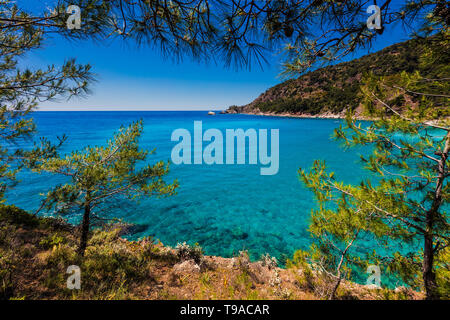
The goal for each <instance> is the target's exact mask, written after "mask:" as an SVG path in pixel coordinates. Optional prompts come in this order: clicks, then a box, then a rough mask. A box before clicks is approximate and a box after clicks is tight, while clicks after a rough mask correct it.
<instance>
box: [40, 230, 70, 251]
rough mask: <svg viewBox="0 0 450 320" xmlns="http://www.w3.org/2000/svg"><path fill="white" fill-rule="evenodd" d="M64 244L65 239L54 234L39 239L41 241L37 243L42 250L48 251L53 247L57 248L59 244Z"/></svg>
mask: <svg viewBox="0 0 450 320" xmlns="http://www.w3.org/2000/svg"><path fill="white" fill-rule="evenodd" d="M65 242H66V239H65V238H64V237H63V236H60V235H58V234H57V233H54V234H52V235H51V236H48V237H45V238H43V239H41V241H39V245H40V246H42V247H43V248H46V249H50V248H53V247H55V246H59V245H60V244H64V243H65Z"/></svg>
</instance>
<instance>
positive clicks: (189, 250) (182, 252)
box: [175, 242, 203, 264]
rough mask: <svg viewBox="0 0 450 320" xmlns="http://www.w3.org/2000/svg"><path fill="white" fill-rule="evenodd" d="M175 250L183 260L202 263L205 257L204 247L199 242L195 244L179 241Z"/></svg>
mask: <svg viewBox="0 0 450 320" xmlns="http://www.w3.org/2000/svg"><path fill="white" fill-rule="evenodd" d="M175 252H176V254H177V257H178V258H179V259H180V260H181V261H185V260H194V261H195V263H197V264H200V263H201V262H202V259H203V249H202V248H201V247H200V246H199V245H198V243H196V244H194V245H193V246H190V245H188V244H186V242H183V243H178V244H177V246H176V247H175Z"/></svg>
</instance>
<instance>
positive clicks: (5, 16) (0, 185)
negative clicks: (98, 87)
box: [0, 0, 93, 202]
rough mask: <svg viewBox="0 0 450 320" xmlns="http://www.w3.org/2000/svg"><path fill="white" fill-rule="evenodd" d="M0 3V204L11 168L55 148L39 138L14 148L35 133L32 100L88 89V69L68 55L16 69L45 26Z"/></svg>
mask: <svg viewBox="0 0 450 320" xmlns="http://www.w3.org/2000/svg"><path fill="white" fill-rule="evenodd" d="M0 5H1V8H2V10H1V12H0V21H1V24H2V28H1V30H0V43H1V44H0V57H1V60H0V202H3V201H4V199H2V198H3V194H4V192H5V191H6V189H7V188H11V187H13V186H14V184H15V183H17V181H16V174H17V172H18V171H19V170H20V169H22V168H23V166H24V165H32V164H33V163H34V162H35V161H36V159H38V158H40V157H48V156H51V155H53V154H54V153H55V149H56V148H57V147H58V146H59V144H56V145H53V144H51V143H50V142H49V141H47V140H45V139H42V141H41V143H40V144H36V146H35V148H33V149H32V150H28V151H27V152H25V151H24V150H22V149H21V148H18V147H17V144H18V143H19V142H21V141H23V140H25V139H30V138H31V137H32V136H33V134H34V133H35V129H36V128H35V125H34V123H33V119H32V118H31V117H30V114H31V112H32V111H33V110H34V109H35V108H36V106H37V103H38V102H43V101H48V100H51V99H54V98H70V97H72V96H83V95H84V94H86V93H88V92H89V83H91V82H92V80H93V79H92V73H91V71H90V68H91V67H90V66H89V65H79V64H77V63H76V61H75V60H74V59H68V60H67V61H66V62H65V63H64V64H63V65H62V66H60V67H57V66H54V65H51V66H48V67H47V68H42V69H38V68H34V69H28V68H21V67H20V65H19V62H20V60H21V59H22V58H23V57H24V55H25V54H27V53H29V52H31V51H33V50H36V49H39V48H41V47H42V45H43V41H44V34H45V33H44V32H43V31H44V29H45V27H44V26H43V24H40V23H37V22H36V21H34V22H32V20H33V19H32V17H31V16H30V15H29V14H27V13H26V12H24V11H23V10H21V9H19V8H18V6H17V5H15V4H14V2H13V1H10V0H1V1H0ZM17 20H20V21H17ZM63 140H64V138H61V141H60V142H62V141H63Z"/></svg>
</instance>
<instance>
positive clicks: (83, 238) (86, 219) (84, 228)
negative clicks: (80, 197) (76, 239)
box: [78, 203, 91, 257]
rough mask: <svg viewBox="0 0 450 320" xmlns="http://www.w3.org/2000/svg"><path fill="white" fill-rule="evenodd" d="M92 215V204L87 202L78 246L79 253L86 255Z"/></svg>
mask: <svg viewBox="0 0 450 320" xmlns="http://www.w3.org/2000/svg"><path fill="white" fill-rule="evenodd" d="M90 216H91V205H90V204H89V203H86V205H85V206H84V214H83V222H82V223H81V239H80V245H79V247H78V254H79V255H80V256H82V257H83V256H84V251H85V250H86V246H87V241H88V236H89V219H90Z"/></svg>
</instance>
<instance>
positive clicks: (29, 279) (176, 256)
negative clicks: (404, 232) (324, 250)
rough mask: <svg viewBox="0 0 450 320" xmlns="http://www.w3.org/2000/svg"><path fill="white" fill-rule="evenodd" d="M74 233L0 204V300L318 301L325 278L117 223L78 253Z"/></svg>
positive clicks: (380, 293)
mask: <svg viewBox="0 0 450 320" xmlns="http://www.w3.org/2000/svg"><path fill="white" fill-rule="evenodd" d="M128 227H129V226H128ZM127 230H128V231H127ZM79 231H80V230H79V229H78V228H77V227H75V226H73V225H70V224H68V223H67V222H65V221H64V220H62V219H60V218H57V219H55V218H50V217H47V218H42V217H36V216H33V215H31V214H29V213H27V212H25V211H23V210H21V209H19V208H16V207H14V206H2V205H0V300H5V299H15V300H17V299H20V300H22V299H27V300H30V299H100V300H103V299H108V300H109V299H323V298H324V294H325V293H326V292H327V290H329V288H330V286H331V285H332V284H333V283H332V282H327V281H325V280H326V278H323V275H321V274H319V273H317V272H315V271H313V270H312V269H311V268H310V267H308V266H306V265H301V264H300V263H299V262H298V261H297V259H296V257H295V256H294V258H293V259H292V261H291V262H290V263H289V265H288V268H285V269H281V268H278V267H277V266H276V263H274V261H273V260H272V259H271V258H270V257H268V256H265V257H264V259H262V260H260V261H256V262H251V261H250V260H249V258H248V254H247V253H246V251H242V252H240V254H239V255H238V256H236V257H234V258H221V257H215V256H205V255H203V253H202V250H201V248H200V247H198V246H189V245H186V244H182V245H179V246H177V247H176V248H170V247H167V246H163V245H162V244H161V243H160V242H157V241H153V240H152V239H151V238H144V239H142V240H140V241H127V240H126V239H124V238H122V237H121V236H122V235H124V234H127V232H129V231H130V230H129V229H127V227H126V225H124V224H120V225H117V224H116V225H103V226H102V227H99V226H98V227H97V228H95V229H94V230H92V235H91V238H90V240H89V243H88V247H87V250H86V254H85V256H84V257H83V258H81V257H80V256H78V255H77V254H76V248H77V245H78V237H79ZM71 265H76V266H79V268H80V270H81V285H80V289H79V290H76V289H74V290H70V289H68V288H67V279H68V277H69V275H68V274H67V273H66V271H67V267H68V266H71ZM337 298H338V299H369V300H374V299H423V293H420V292H415V291H412V290H410V289H406V288H397V289H396V290H390V289H387V288H382V289H381V288H379V289H378V288H371V287H367V286H363V285H359V284H355V283H351V282H348V281H344V282H343V283H342V285H341V288H339V291H338V297H337Z"/></svg>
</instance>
